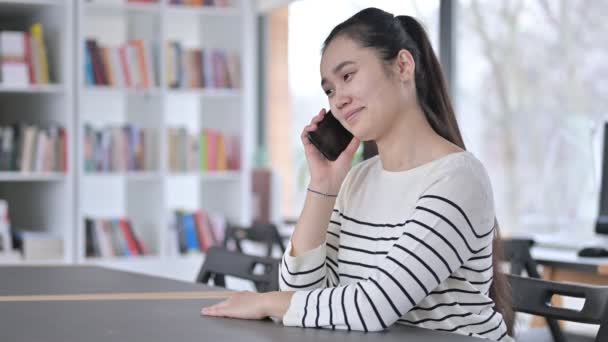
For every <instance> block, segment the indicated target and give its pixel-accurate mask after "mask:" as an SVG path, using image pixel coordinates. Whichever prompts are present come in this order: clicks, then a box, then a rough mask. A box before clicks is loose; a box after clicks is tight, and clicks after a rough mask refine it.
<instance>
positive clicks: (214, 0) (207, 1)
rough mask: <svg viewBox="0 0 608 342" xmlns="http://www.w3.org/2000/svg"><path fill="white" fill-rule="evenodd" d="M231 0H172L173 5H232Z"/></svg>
mask: <svg viewBox="0 0 608 342" xmlns="http://www.w3.org/2000/svg"><path fill="white" fill-rule="evenodd" d="M230 2H231V1H230V0H170V1H169V3H170V4H172V5H185V6H215V7H230V6H232V4H231V3H230Z"/></svg>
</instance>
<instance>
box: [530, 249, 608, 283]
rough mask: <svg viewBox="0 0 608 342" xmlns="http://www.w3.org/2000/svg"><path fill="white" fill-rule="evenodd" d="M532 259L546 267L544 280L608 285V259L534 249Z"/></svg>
mask: <svg viewBox="0 0 608 342" xmlns="http://www.w3.org/2000/svg"><path fill="white" fill-rule="evenodd" d="M531 254H532V258H534V260H536V262H537V263H538V264H540V265H542V266H543V267H544V270H543V278H546V279H550V280H555V281H572V282H579V283H586V284H594V285H608V258H583V257H579V256H578V255H577V250H574V249H561V248H550V247H540V246H536V247H533V248H532V250H531Z"/></svg>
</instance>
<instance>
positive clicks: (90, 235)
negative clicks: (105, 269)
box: [85, 218, 148, 258]
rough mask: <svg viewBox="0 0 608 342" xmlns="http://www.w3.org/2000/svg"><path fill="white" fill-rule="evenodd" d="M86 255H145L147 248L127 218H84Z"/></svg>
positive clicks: (104, 256)
mask: <svg viewBox="0 0 608 342" xmlns="http://www.w3.org/2000/svg"><path fill="white" fill-rule="evenodd" d="M85 239H86V244H85V246H86V248H85V253H86V256H87V257H103V258H107V257H116V256H137V255H147V254H148V249H147V247H146V246H145V245H144V244H143V242H142V241H141V239H140V238H139V237H138V236H137V234H136V232H135V230H134V229H133V226H132V224H131V221H130V220H129V219H127V218H86V219H85Z"/></svg>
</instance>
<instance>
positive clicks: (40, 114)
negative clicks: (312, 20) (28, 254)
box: [0, 0, 256, 280]
mask: <svg viewBox="0 0 608 342" xmlns="http://www.w3.org/2000/svg"><path fill="white" fill-rule="evenodd" d="M230 3H231V6H230V7H228V8H220V7H209V6H205V7H193V6H182V5H175V4H172V3H171V1H170V0H158V1H157V2H152V3H143V2H137V3H136V2H127V1H126V0H0V31H2V30H27V29H28V27H29V26H30V25H31V24H32V23H34V22H41V23H42V25H43V27H44V31H45V40H46V46H47V53H48V63H49V70H50V78H51V82H50V83H49V84H36V85H27V86H19V85H7V84H3V83H0V105H1V108H2V112H3V115H2V116H1V117H0V126H1V125H8V124H12V123H15V122H22V121H25V122H28V123H30V124H34V125H39V126H45V125H50V124H60V125H62V126H63V127H64V128H65V130H66V133H67V136H68V155H67V164H68V169H67V171H65V172H44V173H43V172H28V173H24V172H13V171H0V198H3V199H6V200H8V203H9V211H10V216H11V221H12V222H11V224H12V226H13V228H22V227H23V228H28V229H41V230H44V231H45V232H52V233H57V234H59V235H60V236H61V239H62V241H63V246H64V253H63V258H61V259H59V260H40V261H30V260H24V261H14V260H13V261H5V263H9V262H10V263H15V262H17V263H56V262H59V263H76V264H100V265H105V266H110V267H116V268H120V269H131V270H140V271H141V270H144V271H146V272H148V273H152V274H159V275H160V274H163V275H165V276H173V277H175V278H182V279H187V280H192V278H191V276H193V275H194V274H196V272H197V271H198V268H199V267H200V263H201V262H202V259H203V257H204V256H203V255H202V254H200V253H198V254H197V253H194V254H188V255H179V254H175V253H174V251H173V249H174V246H170V245H168V242H167V241H168V240H170V239H169V236H168V235H169V234H171V230H170V222H171V219H172V216H173V212H174V210H178V209H183V210H197V209H203V210H205V211H207V212H210V213H219V214H222V215H224V216H225V217H226V218H227V219H228V220H229V221H230V222H234V223H237V224H241V225H246V224H248V223H249V222H250V219H251V180H250V174H251V164H250V163H251V161H250V158H249V156H250V155H251V154H252V145H253V130H254V123H253V117H254V111H255V108H256V106H255V94H254V91H253V87H254V86H255V65H256V62H255V58H256V53H255V49H256V42H255V41H256V35H255V32H256V18H255V17H256V13H255V9H254V7H253V6H254V2H252V1H248V0H231V1H230ZM92 39H94V42H95V43H96V44H97V45H98V47H99V48H106V49H107V50H109V51H110V52H107V53H108V56H110V57H109V58H114V57H113V55H112V53H113V52H112V51H113V50H112V49H115V50H114V51H117V56H118V58H121V55H120V53H121V50H120V47H122V46H130V45H129V44H130V42H132V41H134V40H136V41H137V40H140V41H141V42H142V44H143V45H142V46H143V47H142V50H141V51H143V52H142V53H143V54H142V55H144V54H146V53H147V54H148V55H146V58H148V59H147V60H148V61H149V68H150V70H151V74H150V75H148V83H147V84H146V85H145V86H143V83H141V84H133V82H132V83H131V84H128V83H127V82H126V78H125V79H124V80H123V81H122V83H120V82H118V81H117V80H113V81H114V82H112V83H113V85H108V84H104V83H99V82H96V79H95V77H93V82H91V80H92V78H91V74H90V73H88V74H87V69H86V68H87V62H88V61H89V59H88V58H90V56H88V55H87V53H88V52H87V51H88V50H87V49H86V48H85V46H87V45H86V44H87V40H89V41H90V40H92ZM170 41H175V42H179V43H180V44H181V45H182V46H183V48H184V49H199V50H203V51H221V52H222V53H224V52H225V53H226V54H228V53H233V54H235V55H238V57H239V59H240V64H239V69H240V72H238V74H239V75H240V82H239V83H240V84H239V85H238V87H234V86H233V85H230V86H226V85H225V84H224V85H223V86H221V87H202V86H198V87H194V88H192V87H189V86H187V87H179V88H175V87H172V86H170V84H169V82H168V76H167V74H168V69H169V66H168V65H167V62H168V60H169V57H168V54H167V52H166V50H165V49H166V43H167V42H170ZM89 44H90V43H89ZM125 49H126V50H127V52H126V53H127V56H130V55H128V53H130V52H129V47H126V48H125ZM137 51H140V50H137ZM137 62H140V60H137ZM138 70H139V69H138ZM93 71H94V70H93ZM142 75H143V74H138V77H143V76H142ZM93 76H97V75H94V74H93ZM132 77H133V79H135V76H132ZM232 81H233V80H232V79H231V82H232ZM142 82H143V81H142ZM170 129H183V130H185V131H186V132H188V134H190V135H200V134H202V132H206V131H208V130H209V131H211V130H212V131H214V132H218V134H221V135H222V136H225V137H226V139H228V138H227V137H238V138H235V141H237V146H238V147H239V153H238V158H237V159H238V168H237V169H234V168H231V169H218V170H207V169H204V168H203V167H200V165H197V167H195V168H191V169H188V170H187V171H186V170H184V171H177V170H173V169H171V168H170V159H171V155H172V153H171V152H172V151H170V149H169V144H170V141H169V137H168V131H169V130H170ZM104 130H106V131H107V132H109V133H104ZM120 131H125V132H127V131H128V132H144V133H143V135H142V136H143V137H145V142H146V144H147V145H145V158H147V159H145V158H144V159H145V162H141V163H139V164H140V165H139V167H136V168H132V167H131V166H132V165H131V164H130V163H131V161H130V159H127V161H126V162H125V161H116V160H114V159H113V162H112V165H114V166H116V165H121V167H114V168H103V167H102V168H101V169H98V168H97V166H98V164H95V163H92V164H91V163H90V161H91V160H92V159H91V158H90V157H91V154H90V150H89V149H88V147H89V146H90V145H87V142H89V141H91V140H90V139H87V138H90V137H91V136H100V137H103V136H104V135H108V136H110V137H112V135H113V134H117V133H116V132H120ZM91 132H94V133H91ZM95 132H101V133H95ZM90 134H98V135H90ZM134 134H135V133H134ZM114 137H115V136H114ZM112 158H113V157H112ZM144 159H142V160H144ZM121 163H122V164H121ZM125 163H126V164H125ZM91 165H93V167H91ZM85 218H128V219H129V220H130V221H131V225H132V228H133V229H134V231H135V232H136V233H137V236H138V237H139V238H140V240H142V242H143V243H144V244H145V246H146V247H147V248H146V249H147V252H148V253H146V255H139V256H128V257H121V256H113V257H87V254H86V236H85V235H86V234H85V232H86V229H85ZM1 253H2V252H0V264H1V263H3V259H2V255H1Z"/></svg>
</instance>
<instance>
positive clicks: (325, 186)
mask: <svg viewBox="0 0 608 342" xmlns="http://www.w3.org/2000/svg"><path fill="white" fill-rule="evenodd" d="M307 189H308V191H310V192H313V193H321V194H328V195H337V194H338V191H339V190H340V186H339V185H338V186H336V185H334V184H332V183H331V182H328V181H311V182H310V183H309V185H308V188H307Z"/></svg>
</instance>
